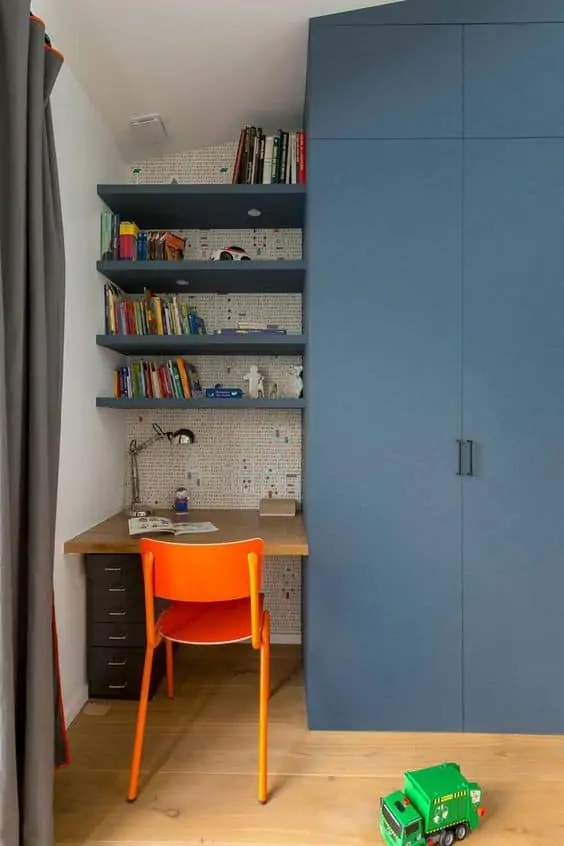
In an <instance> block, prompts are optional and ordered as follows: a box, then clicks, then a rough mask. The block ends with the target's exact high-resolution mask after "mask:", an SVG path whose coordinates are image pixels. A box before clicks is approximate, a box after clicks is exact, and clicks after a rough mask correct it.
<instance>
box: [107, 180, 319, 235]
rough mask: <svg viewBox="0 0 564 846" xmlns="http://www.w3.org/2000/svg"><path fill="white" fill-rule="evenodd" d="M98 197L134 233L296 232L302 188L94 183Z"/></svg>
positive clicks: (302, 202)
mask: <svg viewBox="0 0 564 846" xmlns="http://www.w3.org/2000/svg"><path fill="white" fill-rule="evenodd" d="M98 196H99V197H101V199H102V200H103V201H104V202H105V204H106V205H107V206H108V208H109V209H111V211H113V212H115V213H117V214H119V215H121V219H122V220H131V221H134V222H135V223H136V224H137V225H138V226H139V227H140V229H302V228H303V225H304V210H305V197H306V186H305V185H276V184H274V185H232V184H230V183H227V184H223V185H98ZM250 209H258V210H259V211H260V212H261V214H260V216H259V217H251V216H249V210H250Z"/></svg>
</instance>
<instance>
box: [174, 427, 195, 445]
mask: <svg viewBox="0 0 564 846" xmlns="http://www.w3.org/2000/svg"><path fill="white" fill-rule="evenodd" d="M169 440H170V442H171V443H173V444H193V443H194V441H195V440H196V437H195V435H194V432H192V430H191V429H177V430H176V432H170V433H169Z"/></svg>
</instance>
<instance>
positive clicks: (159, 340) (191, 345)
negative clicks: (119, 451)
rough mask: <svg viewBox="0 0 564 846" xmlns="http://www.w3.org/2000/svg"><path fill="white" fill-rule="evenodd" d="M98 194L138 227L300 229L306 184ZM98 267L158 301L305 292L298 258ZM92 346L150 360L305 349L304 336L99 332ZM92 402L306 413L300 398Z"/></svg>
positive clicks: (101, 188) (125, 188) (147, 187)
mask: <svg viewBox="0 0 564 846" xmlns="http://www.w3.org/2000/svg"><path fill="white" fill-rule="evenodd" d="M98 196H99V197H100V198H101V199H102V200H103V202H104V203H105V205H106V206H107V207H108V209H109V210H110V211H111V212H113V213H114V214H116V215H119V216H120V219H121V220H122V221H134V222H135V224H136V225H137V226H138V227H139V229H140V230H190V229H199V230H206V229H221V230H237V229H238V230H241V229H303V227H304V219H305V201H306V186H305V185H302V184H283V183H271V184H233V183H230V184H227V183H225V184H212V185H207V184H202V185H200V184H189V185H186V184H184V185H179V184H137V185H129V184H126V185H98ZM96 266H97V270H98V271H99V273H101V274H102V275H103V276H105V277H106V278H107V279H108V280H109V281H110V282H111V283H113V284H114V285H116V286H117V287H118V288H119V289H120V290H121V291H122V292H123V293H124V294H125V295H128V296H135V295H140V294H143V293H144V292H145V291H146V290H150V291H151V292H152V294H153V295H155V296H159V295H166V294H171V295H174V294H180V295H182V294H188V295H190V294H263V293H264V294H302V293H303V291H304V287H305V268H306V263H305V261H303V260H295V261H292V260H274V261H273V260H261V259H252V260H250V261H233V262H229V261H226V262H220V261H215V262H214V261H190V260H182V261H174V260H168V261H155V260H149V261H138V260H124V259H121V260H112V261H98V262H97V265H96ZM96 344H97V346H99V347H104V348H106V349H109V350H112V351H113V352H117V353H120V354H122V355H123V356H126V357H129V356H138V357H141V356H143V357H154V358H157V357H161V356H162V357H165V356H170V357H172V358H174V357H177V356H179V357H180V356H183V355H200V356H205V355H212V356H217V355H247V356H248V355H251V356H252V355H257V356H258V355H269V356H301V355H304V354H305V350H306V338H305V336H304V335H303V334H292V335H287V334H286V335H283V334H267V333H245V334H240V335H233V334H225V335H214V334H209V335H207V334H206V335H196V334H182V335H178V334H168V335H154V334H147V335H137V334H135V335H134V334H115V335H111V334H108V335H97V336H96ZM174 366H175V367H176V365H174ZM204 387H206V386H205V385H204ZM142 392H143V391H142ZM168 393H169V394H170V391H168ZM173 393H178V391H176V392H175V391H173ZM184 393H186V391H184ZM96 405H97V407H98V408H111V409H158V408H162V409H164V408H166V409H189V408H191V409H196V408H199V409H226V408H230V409H243V408H247V409H248V408H263V409H273V410H274V409H303V408H305V400H304V399H303V398H293V397H275V398H271V397H264V398H260V399H253V398H249V397H242V398H237V399H217V398H206V397H199V396H198V397H197V398H192V399H186V398H182V397H178V396H176V397H174V396H173V397H170V396H169V397H168V398H166V399H164V398H155V397H152V398H145V397H139V398H133V399H132V398H129V397H97V399H96Z"/></svg>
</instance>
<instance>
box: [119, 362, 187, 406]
mask: <svg viewBox="0 0 564 846" xmlns="http://www.w3.org/2000/svg"><path fill="white" fill-rule="evenodd" d="M202 395H203V391H202V386H201V384H200V377H199V376H198V371H197V369H196V367H195V366H194V365H193V364H190V362H188V361H184V359H182V358H177V359H175V360H172V359H170V360H169V361H165V362H159V361H143V360H142V361H134V362H132V363H131V364H128V365H125V366H124V367H118V368H117V369H116V370H115V371H114V397H116V399H153V398H154V399H193V398H195V397H201V396H202Z"/></svg>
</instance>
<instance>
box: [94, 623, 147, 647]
mask: <svg viewBox="0 0 564 846" xmlns="http://www.w3.org/2000/svg"><path fill="white" fill-rule="evenodd" d="M145 642H146V635H145V624H144V623H127V622H119V623H118V622H116V623H94V622H93V623H91V624H90V627H89V632H88V645H89V646H111V647H113V648H114V649H121V648H123V647H127V648H129V647H133V646H142V647H144V646H145Z"/></svg>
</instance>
